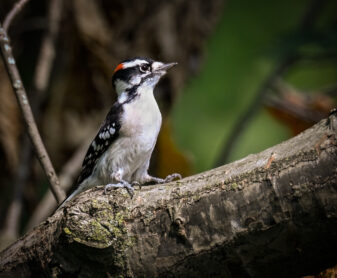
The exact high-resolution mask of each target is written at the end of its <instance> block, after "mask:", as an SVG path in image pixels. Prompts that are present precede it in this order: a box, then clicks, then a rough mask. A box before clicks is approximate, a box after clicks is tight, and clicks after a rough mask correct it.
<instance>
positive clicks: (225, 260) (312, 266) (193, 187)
mask: <svg viewBox="0 0 337 278" xmlns="http://www.w3.org/2000/svg"><path fill="white" fill-rule="evenodd" d="M336 131H337V117H336V116H335V115H331V116H330V117H329V119H325V120H323V121H321V122H320V123H318V124H316V125H315V126H314V127H312V128H310V129H308V130H306V131H305V132H303V133H301V134H300V135H298V136H297V137H294V138H292V139H290V140H288V141H286V142H284V143H282V144H279V145H277V146H275V147H272V148H270V149H267V150H265V151H263V152H261V153H259V154H253V155H249V156H247V157H246V158H244V159H242V160H239V161H236V162H233V163H231V164H228V165H225V166H222V167H219V168H216V169H213V170H210V171H208V172H204V173H201V174H198V175H195V176H191V177H188V178H185V179H183V180H181V181H177V182H173V183H170V184H165V185H155V186H147V187H143V188H141V190H136V193H135V196H134V198H133V199H132V200H131V199H130V198H129V196H128V194H127V192H126V191H124V190H116V191H113V192H112V193H111V194H109V195H103V194H102V192H103V191H102V187H96V188H94V189H92V190H89V191H87V192H85V193H84V194H81V195H80V196H78V198H76V199H75V200H74V202H73V203H71V206H67V207H65V208H64V209H63V210H62V211H57V212H56V213H55V214H54V215H53V216H52V217H50V218H49V219H48V220H47V221H45V222H44V223H42V224H41V225H39V226H38V227H37V228H35V229H34V230H33V231H32V232H30V233H29V234H27V235H25V236H24V237H22V238H21V239H19V240H18V241H17V242H16V243H14V244H13V245H11V246H10V247H9V248H7V249H6V250H4V251H3V252H2V253H1V254H0V259H1V261H0V265H1V275H0V276H1V277H19V274H20V275H21V276H22V277H28V276H34V277H35V276H37V274H38V275H41V273H42V274H44V275H48V276H54V277H58V276H63V275H64V276H65V275H76V276H79V277H115V276H118V277H298V276H301V275H305V274H309V273H315V272H318V271H319V270H321V269H324V268H326V267H329V266H332V265H334V264H336V263H337V255H336V254H337V253H336V247H337V194H336V190H337V186H336V181H337V171H336V169H337V140H336ZM261 136H263V135H261Z"/></svg>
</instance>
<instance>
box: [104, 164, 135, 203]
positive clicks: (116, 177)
mask: <svg viewBox="0 0 337 278" xmlns="http://www.w3.org/2000/svg"><path fill="white" fill-rule="evenodd" d="M111 178H112V180H115V181H117V183H109V184H107V185H106V186H105V187H104V194H107V191H108V190H110V189H111V188H121V187H122V188H125V189H126V190H127V191H128V193H129V195H130V197H131V198H132V197H133V195H134V191H135V190H134V188H133V187H132V185H131V184H130V183H128V182H127V181H125V180H123V179H122V174H121V171H117V173H114V174H112V175H111Z"/></svg>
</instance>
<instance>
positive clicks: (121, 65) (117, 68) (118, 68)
mask: <svg viewBox="0 0 337 278" xmlns="http://www.w3.org/2000/svg"><path fill="white" fill-rule="evenodd" d="M122 68H123V64H119V65H118V66H117V67H116V68H115V70H114V73H115V72H116V71H119V70H121V69H122Z"/></svg>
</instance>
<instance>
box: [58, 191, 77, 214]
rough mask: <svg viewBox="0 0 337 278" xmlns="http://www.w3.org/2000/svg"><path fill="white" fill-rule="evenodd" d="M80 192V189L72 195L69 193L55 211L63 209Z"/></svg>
mask: <svg viewBox="0 0 337 278" xmlns="http://www.w3.org/2000/svg"><path fill="white" fill-rule="evenodd" d="M82 191H83V189H82V188H77V189H76V190H75V191H74V192H73V193H71V194H70V195H69V196H68V197H67V198H65V199H64V200H63V202H62V203H61V204H60V205H59V206H58V207H57V209H56V210H59V209H61V208H63V207H64V205H65V204H66V203H67V202H69V201H71V200H72V199H73V198H74V197H75V196H76V195H78V194H79V193H81V192H82Z"/></svg>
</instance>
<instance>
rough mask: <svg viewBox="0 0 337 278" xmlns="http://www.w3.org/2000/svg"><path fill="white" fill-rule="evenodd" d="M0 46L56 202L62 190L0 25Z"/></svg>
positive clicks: (62, 192)
mask: <svg viewBox="0 0 337 278" xmlns="http://www.w3.org/2000/svg"><path fill="white" fill-rule="evenodd" d="M0 47H1V51H2V55H3V58H4V62H5V65H6V68H7V71H8V74H9V77H10V80H11V83H12V87H13V90H14V92H15V94H16V98H17V100H18V103H19V106H20V109H21V112H22V115H23V117H24V120H25V123H26V126H27V129H28V134H29V136H30V138H31V140H32V142H33V145H34V148H35V151H36V153H37V156H38V159H39V161H40V163H41V165H42V168H43V170H44V172H45V173H46V175H47V178H48V180H49V183H50V186H51V190H52V191H53V194H54V196H55V198H56V199H57V201H58V202H61V201H62V200H63V199H64V198H65V193H64V191H63V190H62V189H61V188H60V183H59V180H58V178H57V175H56V173H55V170H54V167H53V165H52V163H51V161H50V158H49V156H48V153H47V151H46V149H45V147H44V144H43V142H42V139H41V136H40V134H39V131H38V128H37V126H36V123H35V120H34V116H33V113H32V110H31V107H30V104H29V101H28V98H27V93H26V90H25V88H24V86H23V83H22V80H21V77H20V74H19V71H18V69H17V67H16V62H15V59H14V57H13V54H12V48H11V46H10V42H9V38H8V36H7V32H6V31H5V30H4V29H3V28H2V26H1V25H0Z"/></svg>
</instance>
